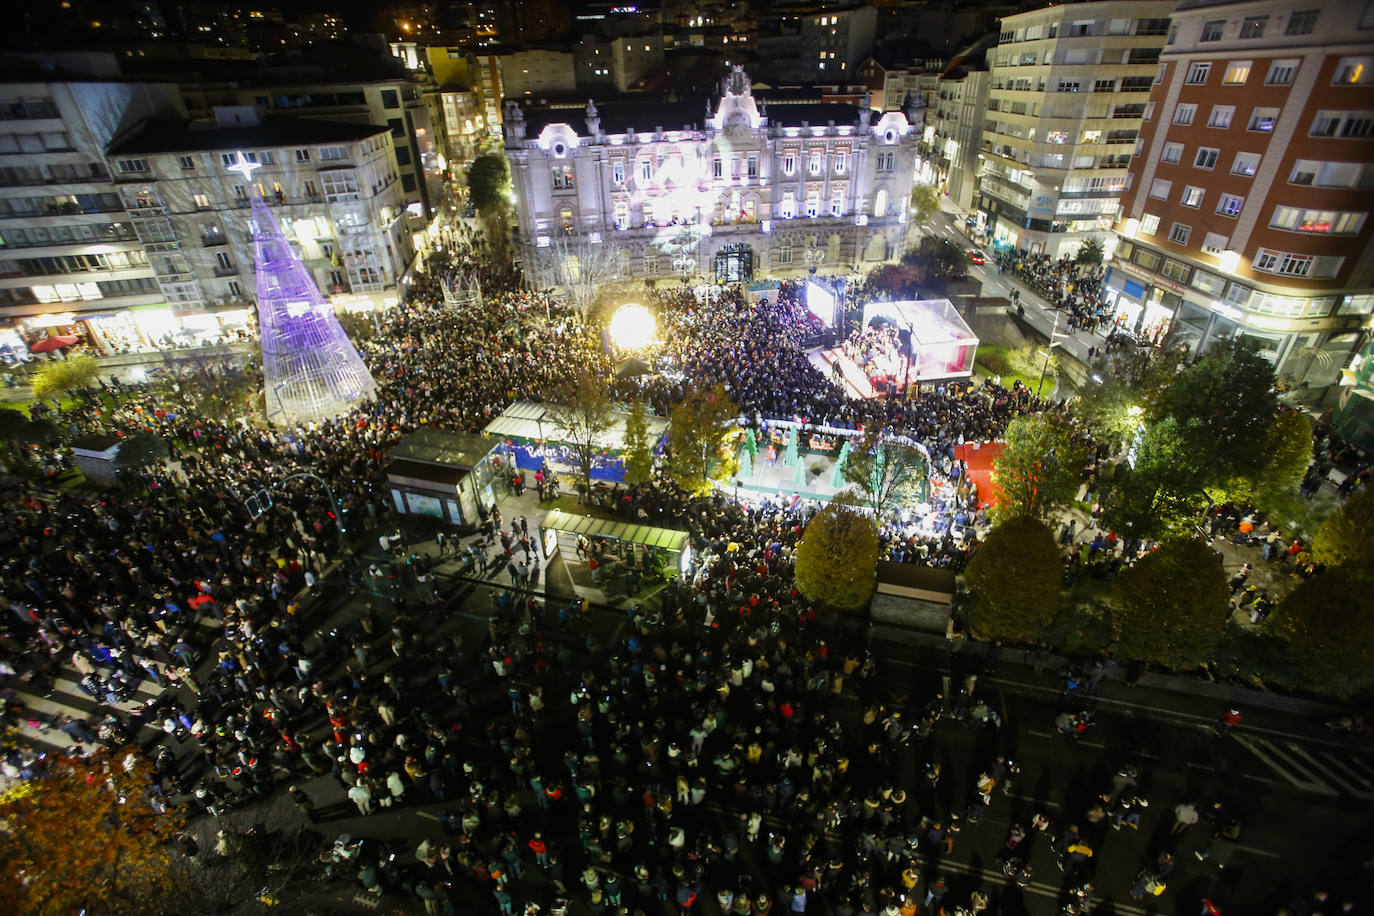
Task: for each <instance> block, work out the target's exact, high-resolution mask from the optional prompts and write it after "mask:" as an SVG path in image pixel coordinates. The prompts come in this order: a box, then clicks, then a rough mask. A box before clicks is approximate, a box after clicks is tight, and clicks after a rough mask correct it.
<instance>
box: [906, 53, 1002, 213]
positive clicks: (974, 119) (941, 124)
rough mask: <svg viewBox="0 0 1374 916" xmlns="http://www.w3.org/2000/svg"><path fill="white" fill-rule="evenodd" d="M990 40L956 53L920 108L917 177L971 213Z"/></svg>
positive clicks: (988, 81) (975, 199) (988, 82)
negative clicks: (919, 168)
mask: <svg viewBox="0 0 1374 916" xmlns="http://www.w3.org/2000/svg"><path fill="white" fill-rule="evenodd" d="M994 41H995V36H992V35H989V36H986V37H985V38H983V39H980V40H979V41H977V42H974V43H973V44H972V45H970V46H969V47H967V48H964V49H962V50H961V51H959V53H958V54H956V55H955V56H954V58H953V59H952V60H951V61H950V63H949V66H948V67H946V68H945V70H944V72H943V73H941V74H939V78H938V79H937V80H936V81H935V87H934V90H933V91H932V92H931V97H930V102H929V105H928V107H927V109H926V126H925V134H924V141H925V142H924V147H925V150H926V156H925V157H924V158H923V165H924V166H925V169H924V170H923V171H922V173H921V174H919V175H918V178H919V179H920V180H921V181H922V182H923V183H925V184H931V185H934V186H935V187H936V188H938V189H939V190H940V191H941V192H942V193H945V194H948V195H949V196H950V198H951V199H953V201H954V202H955V204H957V205H958V206H959V207H960V208H961V209H963V210H974V209H975V208H976V206H977V204H978V174H979V167H980V165H981V163H982V156H983V153H982V141H983V122H984V121H985V120H986V111H987V104H988V89H989V87H990V86H991V74H990V73H989V71H988V65H987V52H988V47H989V46H990V45H991V44H993V42H994ZM980 228H982V227H980Z"/></svg>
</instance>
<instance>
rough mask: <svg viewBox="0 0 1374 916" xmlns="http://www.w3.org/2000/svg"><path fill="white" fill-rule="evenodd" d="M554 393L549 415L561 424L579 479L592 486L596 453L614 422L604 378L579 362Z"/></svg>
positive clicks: (602, 445)
mask: <svg viewBox="0 0 1374 916" xmlns="http://www.w3.org/2000/svg"><path fill="white" fill-rule="evenodd" d="M554 397H555V398H557V401H556V403H552V404H550V405H549V416H550V417H551V418H552V419H553V420H554V422H556V423H557V424H558V425H559V426H560V427H562V431H561V432H562V436H563V437H564V441H566V442H567V444H568V447H569V448H570V449H571V450H572V453H573V458H574V460H575V461H576V462H577V467H578V471H579V472H580V473H581V476H582V480H583V481H584V482H585V483H586V484H587V485H588V486H591V482H592V464H593V463H594V462H595V459H596V453H597V452H598V451H599V450H600V449H602V448H604V447H605V443H604V440H605V437H606V433H607V432H609V431H610V430H611V429H612V428H613V427H614V426H615V411H614V408H613V407H612V405H611V396H610V392H609V390H608V389H607V386H606V380H605V379H604V378H602V377H601V376H600V375H599V374H597V372H596V370H595V369H593V368H591V367H589V366H582V367H581V368H579V369H578V371H577V374H576V375H574V376H573V377H572V378H571V379H569V380H568V381H567V382H566V383H564V384H563V385H561V386H560V387H559V388H558V390H557V391H556V392H555V394H554Z"/></svg>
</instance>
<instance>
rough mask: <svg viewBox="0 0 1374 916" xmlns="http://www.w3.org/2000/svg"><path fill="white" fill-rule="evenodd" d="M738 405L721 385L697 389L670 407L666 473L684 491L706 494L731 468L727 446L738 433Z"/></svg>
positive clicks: (733, 462) (733, 464) (731, 470)
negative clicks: (669, 453)
mask: <svg viewBox="0 0 1374 916" xmlns="http://www.w3.org/2000/svg"><path fill="white" fill-rule="evenodd" d="M738 416H739V405H737V404H736V403H735V402H734V400H733V399H732V398H731V397H730V394H729V392H727V391H726V390H725V386H724V385H722V384H719V383H717V384H715V385H712V386H711V387H710V388H705V389H697V390H696V391H693V392H692V393H691V394H689V395H688V396H687V398H686V400H684V401H683V402H682V403H681V404H679V405H677V406H676V407H675V408H673V414H672V417H671V418H670V423H669V426H668V446H669V448H670V450H671V453H672V454H671V456H670V459H669V461H668V473H669V474H670V475H671V476H672V478H673V480H675V481H676V482H677V484H678V486H680V487H682V489H684V490H686V491H687V492H688V493H694V494H697V495H703V494H705V493H709V492H710V490H711V484H712V482H713V481H716V480H723V479H725V478H726V477H728V476H730V474H731V473H733V471H734V466H735V457H734V454H733V452H734V450H733V449H732V448H730V445H731V444H732V443H733V442H734V440H735V437H736V436H737V435H738V434H739V429H738V427H736V426H735V423H734V421H735V419H736V418H737V417H738Z"/></svg>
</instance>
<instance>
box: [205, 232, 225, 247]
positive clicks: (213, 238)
mask: <svg viewBox="0 0 1374 916" xmlns="http://www.w3.org/2000/svg"><path fill="white" fill-rule="evenodd" d="M200 243H201V244H202V245H203V246H205V247H206V248H214V247H215V246H217V245H228V244H229V237H228V236H227V235H225V234H224V233H223V232H203V233H201V236H200Z"/></svg>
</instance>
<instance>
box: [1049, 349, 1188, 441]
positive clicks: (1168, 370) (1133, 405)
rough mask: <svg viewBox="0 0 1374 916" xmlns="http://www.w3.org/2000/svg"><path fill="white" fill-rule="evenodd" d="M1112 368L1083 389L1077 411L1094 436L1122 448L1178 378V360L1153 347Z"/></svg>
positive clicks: (1121, 358)
mask: <svg viewBox="0 0 1374 916" xmlns="http://www.w3.org/2000/svg"><path fill="white" fill-rule="evenodd" d="M1112 365H1113V370H1114V371H1112V372H1109V373H1106V374H1105V375H1100V376H1095V377H1094V380H1093V382H1092V384H1089V385H1088V386H1087V387H1086V388H1084V389H1083V391H1082V393H1081V394H1080V396H1079V398H1078V399H1077V400H1076V401H1075V402H1074V407H1073V409H1074V415H1075V416H1077V417H1078V418H1079V419H1080V420H1082V421H1083V422H1084V423H1085V424H1086V425H1087V427H1088V429H1090V430H1092V432H1093V435H1095V436H1096V437H1097V438H1098V439H1101V440H1103V441H1105V442H1108V443H1111V444H1113V445H1114V446H1117V447H1119V446H1121V445H1122V444H1124V443H1126V442H1129V441H1130V440H1131V439H1132V438H1134V437H1135V434H1136V431H1137V430H1138V429H1139V428H1140V426H1141V424H1142V423H1144V422H1146V419H1147V417H1149V416H1150V415H1151V414H1152V411H1151V407H1152V405H1153V404H1154V403H1155V402H1156V400H1158V398H1159V396H1160V393H1161V392H1162V391H1163V390H1164V388H1165V386H1166V385H1168V384H1169V382H1170V381H1172V380H1173V378H1174V360H1173V359H1172V358H1171V357H1170V356H1169V355H1168V354H1166V353H1162V352H1161V351H1159V350H1156V349H1154V348H1153V347H1150V348H1142V349H1139V350H1136V351H1135V352H1133V353H1128V354H1123V355H1120V356H1118V357H1117V358H1116V359H1115V361H1114V362H1113V364H1112ZM1099 378H1100V379H1101V381H1100V382H1099V381H1097V379H1099Z"/></svg>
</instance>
